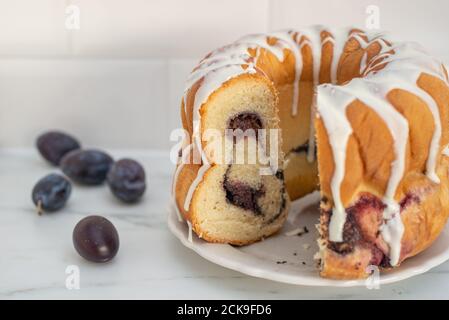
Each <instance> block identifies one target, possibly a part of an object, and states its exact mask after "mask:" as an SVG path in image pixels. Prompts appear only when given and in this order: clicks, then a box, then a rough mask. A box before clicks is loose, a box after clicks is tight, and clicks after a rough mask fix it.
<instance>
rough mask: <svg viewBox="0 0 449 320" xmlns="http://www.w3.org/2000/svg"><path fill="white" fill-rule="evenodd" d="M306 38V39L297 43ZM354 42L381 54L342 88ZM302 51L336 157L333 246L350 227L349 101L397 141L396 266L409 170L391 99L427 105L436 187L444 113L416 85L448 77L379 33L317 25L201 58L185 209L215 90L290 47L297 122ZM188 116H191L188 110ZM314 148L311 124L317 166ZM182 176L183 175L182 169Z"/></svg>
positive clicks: (390, 205) (392, 227) (430, 169)
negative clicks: (397, 92) (345, 59)
mask: <svg viewBox="0 0 449 320" xmlns="http://www.w3.org/2000/svg"><path fill="white" fill-rule="evenodd" d="M323 31H326V32H328V33H329V34H330V35H329V36H327V37H326V38H325V39H323V40H322V39H321V32H323ZM303 36H304V37H305V38H306V39H305V41H303V42H302V43H301V44H299V42H300V40H301V38H302V37H303ZM268 37H275V38H277V39H278V41H276V43H275V44H274V45H269V44H268V42H267V40H268ZM349 38H353V39H355V40H356V41H357V42H358V43H359V44H360V47H361V48H362V49H363V50H365V49H366V48H368V46H370V45H371V44H374V43H377V44H379V46H380V51H379V53H378V54H377V55H376V56H375V57H371V58H370V61H368V53H367V51H366V50H365V52H364V53H363V56H362V60H361V62H360V74H361V76H363V78H355V79H352V80H351V81H350V82H348V83H346V84H345V85H342V86H341V85H340V86H337V85H336V84H337V82H338V67H339V62H340V60H341V55H342V53H343V51H344V47H345V45H346V43H347V41H348V39H349ZM327 42H331V43H332V44H333V56H332V61H331V72H330V79H331V84H324V85H319V73H320V65H321V54H322V47H323V45H324V44H325V43H327ZM304 46H309V47H310V49H311V51H312V54H313V83H314V86H315V87H317V97H316V98H317V103H314V105H316V110H317V112H318V113H317V114H316V115H315V106H314V107H313V110H312V112H311V116H312V119H314V118H315V117H321V118H322V119H323V122H324V125H325V127H326V130H327V133H328V136H329V142H330V144H331V148H332V152H333V157H334V165H335V168H334V174H333V177H332V179H331V191H332V196H333V199H334V208H333V214H332V217H331V221H330V225H329V238H330V240H331V241H337V242H339V241H342V240H343V239H342V231H343V226H344V223H345V221H346V212H345V208H344V205H343V203H342V201H341V196H340V188H341V184H342V182H343V179H344V177H345V163H346V147H347V142H348V139H349V137H350V135H351V134H352V128H351V125H350V123H349V121H348V119H347V117H346V108H347V106H348V105H349V104H350V103H351V102H352V101H354V100H355V99H359V100H360V101H362V102H363V103H365V104H366V105H368V106H369V107H370V108H372V109H373V110H374V111H375V112H376V113H377V114H378V115H379V116H380V117H381V118H382V119H383V121H384V122H385V124H386V125H387V127H388V129H389V131H390V133H391V135H392V137H393V140H394V154H395V160H394V161H393V163H392V164H391V174H390V178H389V181H388V184H387V189H386V191H385V194H384V198H383V201H384V203H385V204H386V209H385V210H384V219H385V221H386V222H385V223H384V224H383V225H382V227H381V232H382V236H383V238H384V240H385V241H386V242H387V243H388V245H389V250H390V253H389V255H390V263H391V264H392V265H395V264H397V263H398V261H399V258H400V251H401V239H402V234H403V225H402V220H401V217H400V208H399V205H398V203H397V202H396V201H395V193H396V190H397V187H398V185H399V183H400V181H401V179H402V177H403V173H404V170H405V149H406V146H407V141H408V122H407V120H406V119H405V118H404V117H403V116H402V115H401V114H400V113H399V112H398V111H396V109H395V108H394V107H393V106H392V105H390V103H389V102H388V100H387V98H386V96H387V94H388V93H389V92H390V91H391V90H393V89H396V88H397V89H403V90H407V91H409V92H411V93H413V94H415V95H416V96H417V97H419V98H420V99H422V100H423V101H424V102H425V103H426V105H427V106H428V108H429V110H430V111H431V113H432V116H433V117H434V121H435V130H434V133H433V137H432V141H431V144H430V147H429V153H428V154H429V156H428V159H427V163H426V174H427V176H428V177H429V179H431V180H432V181H434V182H439V178H438V176H437V175H436V172H435V168H436V164H437V161H438V156H439V154H440V152H439V150H440V139H441V119H440V115H439V108H438V106H437V105H436V103H435V101H434V100H433V98H432V97H431V96H430V95H429V94H428V93H426V92H425V91H423V90H421V89H420V88H419V87H418V86H417V83H416V81H417V80H418V77H419V76H420V75H421V74H422V73H423V72H425V73H428V74H430V75H433V76H437V77H438V78H440V79H442V80H443V81H445V82H446V83H447V82H448V78H447V75H446V74H445V72H444V70H443V65H442V64H441V63H440V62H438V61H437V60H436V59H433V58H431V57H430V56H429V55H428V54H427V53H425V52H424V51H423V50H422V48H420V47H418V46H416V45H412V44H400V45H396V46H391V45H390V44H389V43H388V42H387V41H386V40H384V37H383V36H381V35H380V34H374V33H368V32H366V31H358V30H353V28H344V29H328V28H325V27H322V26H314V27H311V28H308V29H304V30H301V31H283V32H276V33H271V34H267V35H251V36H247V37H244V38H242V39H240V40H239V41H237V42H235V43H233V44H231V45H229V46H226V47H223V48H221V49H218V50H216V51H214V52H212V53H211V54H210V55H208V56H207V57H206V58H205V59H203V60H202V61H201V62H200V65H199V66H198V67H197V68H196V69H195V70H194V71H193V72H192V74H191V75H190V77H189V79H188V81H187V87H186V90H185V96H184V106H185V108H187V105H186V103H185V102H186V96H187V94H188V92H189V90H190V88H191V87H192V86H193V85H194V84H195V83H196V82H197V81H199V80H201V79H204V80H203V82H202V84H201V85H200V86H199V89H198V91H197V92H196V94H195V97H194V107H193V120H194V145H195V147H196V148H198V150H199V152H200V154H201V157H202V159H203V164H202V166H201V167H200V169H199V170H198V174H197V176H196V178H195V180H194V181H193V183H192V185H191V186H190V188H189V190H188V193H187V197H186V201H185V203H184V209H185V210H189V207H190V202H191V199H192V196H193V193H194V191H195V189H196V188H197V186H198V184H199V183H200V182H201V180H202V178H203V175H204V173H205V172H206V171H207V170H208V169H209V167H210V165H209V164H208V163H207V159H206V158H205V156H204V154H203V151H202V148H201V141H200V139H199V132H200V131H201V130H200V123H201V119H200V108H201V106H202V105H203V104H204V103H205V102H206V101H207V100H208V98H209V96H210V95H211V94H212V93H213V92H214V91H215V90H217V89H218V88H219V87H221V86H222V85H223V83H225V82H226V81H228V80H229V79H231V78H234V77H237V76H239V75H241V74H244V73H255V72H257V71H258V72H263V70H260V69H258V68H257V59H258V58H259V55H260V49H261V48H263V49H265V50H267V51H268V52H270V53H272V54H273V55H274V56H276V58H277V59H278V60H279V61H280V62H282V61H284V58H285V56H284V53H285V49H289V50H290V52H291V53H292V54H293V56H294V58H295V70H294V71H295V77H294V82H293V84H292V86H293V98H292V108H291V110H292V116H297V113H298V112H297V111H298V104H299V99H300V92H299V82H300V79H301V74H302V68H303V65H302V63H303V62H302V54H301V49H302V48H303V47H304ZM249 49H255V50H256V55H255V56H254V57H252V56H251V55H250V54H249ZM379 66H384V68H383V69H382V71H381V72H377V71H376V68H378V67H379ZM314 100H315V99H314ZM185 111H186V112H187V109H185ZM314 148H315V144H314V126H313V125H311V129H310V137H309V150H308V160H309V161H313V160H314V153H315V152H314V151H315V150H314ZM445 150H446V149H445ZM443 154H446V155H449V151H447V153H444V152H443ZM178 170H180V168H179V167H178ZM178 170H177V171H178ZM176 179H177V175H176V174H175V181H176Z"/></svg>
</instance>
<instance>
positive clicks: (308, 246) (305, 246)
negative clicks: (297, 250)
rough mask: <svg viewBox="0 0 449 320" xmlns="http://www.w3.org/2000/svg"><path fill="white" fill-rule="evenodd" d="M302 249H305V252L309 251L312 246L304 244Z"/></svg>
mask: <svg viewBox="0 0 449 320" xmlns="http://www.w3.org/2000/svg"><path fill="white" fill-rule="evenodd" d="M302 248H303V249H304V250H309V249H310V244H308V243H304V244H303V245H302Z"/></svg>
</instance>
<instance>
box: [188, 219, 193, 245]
mask: <svg viewBox="0 0 449 320" xmlns="http://www.w3.org/2000/svg"><path fill="white" fill-rule="evenodd" d="M187 226H188V227H189V231H188V232H189V234H188V236H187V240H188V241H189V242H190V243H193V232H192V231H193V228H192V223H191V222H190V221H187Z"/></svg>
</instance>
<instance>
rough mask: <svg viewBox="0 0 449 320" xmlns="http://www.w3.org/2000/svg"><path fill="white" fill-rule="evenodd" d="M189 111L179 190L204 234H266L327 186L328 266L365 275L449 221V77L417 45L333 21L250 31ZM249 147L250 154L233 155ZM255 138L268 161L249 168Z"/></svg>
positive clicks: (195, 83)
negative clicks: (297, 202) (292, 206)
mask: <svg viewBox="0 0 449 320" xmlns="http://www.w3.org/2000/svg"><path fill="white" fill-rule="evenodd" d="M181 116H182V123H183V127H184V129H185V132H186V136H185V139H184V141H183V146H182V148H181V150H180V159H179V160H180V161H179V163H178V166H177V168H176V172H175V177H174V182H173V194H174V199H175V202H176V205H177V207H178V209H179V211H180V213H181V215H182V216H183V218H185V219H186V220H187V221H188V223H189V225H190V226H191V228H192V229H193V231H194V232H195V233H196V234H197V235H198V236H199V237H201V238H203V239H205V240H206V241H210V242H221V243H229V244H234V245H245V244H249V243H252V242H254V241H257V240H260V239H263V238H264V237H267V236H269V235H271V234H273V233H275V232H276V231H278V230H279V229H280V228H281V226H282V225H283V222H284V220H285V218H286V215H287V212H288V208H289V203H290V199H292V200H294V199H297V198H300V197H302V196H304V195H305V194H307V193H310V192H311V191H313V190H316V189H319V190H320V193H321V203H320V208H321V215H320V217H319V225H318V228H319V233H320V239H318V243H319V248H320V251H319V253H318V254H317V256H318V257H319V261H320V274H321V275H322V276H323V277H328V278H335V279H356V278H363V277H367V276H368V275H369V274H368V273H367V272H366V269H367V267H368V266H371V265H375V266H379V267H380V268H381V269H389V268H392V267H396V266H398V265H399V264H400V263H401V262H402V261H403V260H404V259H406V258H408V257H411V256H414V255H416V254H417V253H419V252H421V251H423V250H424V249H426V248H427V247H428V246H429V245H430V244H431V243H432V242H433V241H434V240H435V238H436V237H437V236H438V235H439V233H440V232H441V231H442V229H443V228H444V226H445V223H446V220H447V217H448V214H449V189H448V188H449V182H448V166H449V158H448V154H449V153H448V152H447V150H446V149H445V147H446V146H447V144H448V143H449V130H448V129H449V128H448V126H449V87H448V76H447V72H446V70H445V68H444V66H443V64H442V63H441V62H439V61H438V60H436V59H434V58H433V57H431V56H430V55H429V54H427V53H426V52H425V51H424V50H423V49H422V48H421V47H420V46H419V45H417V44H414V43H393V42H392V41H389V40H387V39H386V37H385V36H384V35H382V34H379V33H373V32H368V31H363V30H361V29H356V28H342V29H334V28H326V27H323V26H314V27H311V28H308V29H304V30H299V31H285V32H277V33H270V34H261V35H252V36H247V37H244V38H242V39H240V40H238V41H237V42H235V43H232V44H230V45H228V46H225V47H222V48H220V49H218V50H215V51H213V52H211V53H209V54H208V55H207V56H206V57H205V58H204V59H203V60H201V62H200V63H199V65H198V66H197V67H196V68H195V69H194V70H193V72H192V73H191V75H190V77H189V79H188V82H187V86H186V90H185V94H184V98H183V100H182V103H181ZM211 129H215V131H214V132H215V133H216V132H218V136H217V134H215V136H214V137H213V139H210V137H207V136H208V134H207V133H208V132H210V131H211ZM278 129H280V130H278ZM236 131H238V132H240V133H241V132H244V133H245V132H247V131H248V132H255V134H247V135H245V134H244V135H241V134H240V135H238V134H237V135H235V134H229V133H230V132H231V133H232V132H236ZM273 132H275V133H276V132H277V133H279V132H280V135H279V137H278V139H273V136H274V135H273ZM242 141H243V144H244V145H245V146H246V147H248V148H247V149H245V150H246V151H243V154H244V156H245V158H244V159H245V161H246V162H244V163H241V162H234V161H235V155H236V152H235V150H234V148H233V147H232V146H235V145H237V144H238V143H237V142H242ZM253 144H257V145H259V144H260V146H262V148H261V149H263V152H262V154H264V156H259V154H258V156H257V157H256V160H255V161H252V162H250V161H247V160H248V159H249V157H250V156H251V153H254V152H252V151H251V148H249V146H250V145H253ZM230 146H231V147H230ZM273 155H274V156H273ZM230 159H231V160H232V161H229V160H230ZM267 159H268V160H267ZM195 160H196V161H195ZM317 221H318V217H317Z"/></svg>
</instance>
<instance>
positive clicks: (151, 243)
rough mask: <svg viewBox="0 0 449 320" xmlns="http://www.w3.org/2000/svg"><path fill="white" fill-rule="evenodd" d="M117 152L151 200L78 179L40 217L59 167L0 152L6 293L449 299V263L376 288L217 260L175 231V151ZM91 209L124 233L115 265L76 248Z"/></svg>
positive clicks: (2, 294) (1, 292) (1, 272)
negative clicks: (288, 277)
mask: <svg viewBox="0 0 449 320" xmlns="http://www.w3.org/2000/svg"><path fill="white" fill-rule="evenodd" d="M111 154H112V155H113V156H114V157H115V158H117V159H118V158H120V157H123V156H127V157H133V158H136V159H137V160H139V161H141V162H142V163H143V165H144V167H145V169H146V172H147V177H148V187H147V192H146V194H145V197H144V199H143V201H141V202H140V203H139V204H137V205H124V204H121V203H120V202H118V201H117V200H116V199H115V198H114V197H113V196H112V195H111V193H110V191H109V190H108V188H107V186H105V185H104V186H100V187H81V186H79V185H75V186H74V188H73V191H72V196H71V198H70V200H69V202H68V204H67V206H66V207H65V208H64V209H63V210H61V211H60V212H56V213H52V214H45V215H43V216H38V215H37V214H36V212H35V209H34V207H33V204H32V202H31V189H32V187H33V185H34V183H35V182H36V181H37V180H38V179H39V178H41V177H42V176H44V175H45V174H47V173H50V172H55V171H58V170H57V169H55V168H52V167H50V166H49V165H47V164H46V163H45V162H44V161H43V160H42V159H41V158H40V157H39V156H38V154H37V152H36V151H35V150H33V149H28V150H2V151H0V299H337V298H338V299H380V298H384V299H407V298H446V299H447V298H449V262H447V263H444V264H442V265H440V266H439V267H437V268H435V269H432V270H431V271H429V272H427V273H425V274H423V275H419V276H417V277H414V278H411V279H408V280H405V281H402V282H399V283H395V284H391V285H383V286H381V287H380V289H377V290H375V289H373V290H369V289H367V288H365V287H360V288H319V287H301V286H294V285H287V284H281V283H276V282H272V281H267V280H263V279H257V278H252V277H249V276H246V275H243V274H240V273H238V272H235V271H231V270H227V269H225V268H222V267H220V266H217V265H215V264H213V263H210V262H208V261H206V260H204V259H203V258H201V257H199V256H198V255H197V254H195V253H194V252H192V251H190V250H189V249H187V248H185V247H183V246H182V245H181V243H180V242H179V241H178V240H177V239H176V238H175V237H174V236H172V235H171V234H170V231H169V230H168V228H167V224H166V218H167V207H168V203H169V199H170V185H171V183H170V181H171V175H172V170H173V165H172V164H171V163H170V161H169V159H168V153H163V152H156V151H149V152H138V151H135V152H123V151H115V152H114V151H112V152H111ZM90 214H101V215H104V216H105V217H107V218H108V219H110V220H111V221H112V222H113V223H114V225H115V226H116V228H117V230H118V232H119V234H120V242H121V243H120V250H119V252H118V255H117V256H116V258H115V259H114V260H113V261H111V262H110V263H106V264H93V263H89V262H87V261H85V260H83V259H82V258H81V257H80V256H79V255H78V254H77V253H76V252H75V250H74V248H73V245H72V230H73V228H74V226H75V224H76V223H77V222H78V221H79V220H80V219H81V218H83V217H85V216H87V215H90ZM69 266H76V267H77V268H78V270H79V280H80V281H79V289H73V288H72V289H68V288H67V286H66V282H67V279H68V277H70V276H71V275H72V273H70V272H69V273H66V271H67V267H69ZM68 287H69V288H70V287H73V286H70V285H69V286H68Z"/></svg>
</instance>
